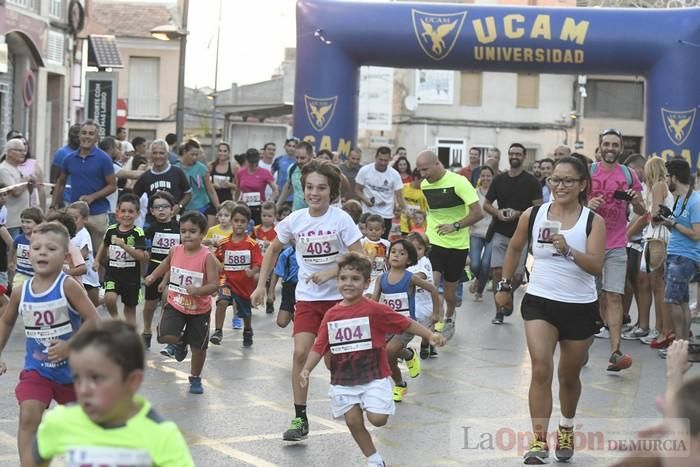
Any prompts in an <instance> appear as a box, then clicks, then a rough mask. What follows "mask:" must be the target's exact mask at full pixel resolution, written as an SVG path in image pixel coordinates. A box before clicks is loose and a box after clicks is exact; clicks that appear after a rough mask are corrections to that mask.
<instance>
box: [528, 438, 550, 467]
mask: <svg viewBox="0 0 700 467" xmlns="http://www.w3.org/2000/svg"><path fill="white" fill-rule="evenodd" d="M523 463H524V464H525V465H544V464H547V463H549V448H548V447H547V443H546V442H545V441H540V440H539V439H537V438H535V439H534V440H533V441H532V442H531V443H530V449H529V450H528V451H527V452H526V453H525V455H524V456H523Z"/></svg>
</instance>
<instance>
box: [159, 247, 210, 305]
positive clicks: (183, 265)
mask: <svg viewBox="0 0 700 467" xmlns="http://www.w3.org/2000/svg"><path fill="white" fill-rule="evenodd" d="M209 255H210V253H209V248H207V247H205V246H203V247H201V249H200V250H199V251H198V252H196V253H194V254H187V253H186V252H185V246H184V245H177V246H176V247H175V249H174V250H173V256H172V259H171V261H170V282H169V284H168V303H169V304H170V306H172V307H173V308H175V309H176V310H178V311H181V312H182V313H185V314H187V315H202V314H204V313H209V312H210V311H211V295H206V296H196V297H195V296H192V295H189V294H188V293H187V290H186V288H187V287H188V286H194V287H201V286H202V285H203V284H205V283H206V282H207V267H206V262H207V256H209Z"/></svg>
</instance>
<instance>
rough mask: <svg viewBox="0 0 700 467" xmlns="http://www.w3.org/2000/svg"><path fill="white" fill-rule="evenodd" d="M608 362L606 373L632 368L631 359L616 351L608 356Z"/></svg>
mask: <svg viewBox="0 0 700 467" xmlns="http://www.w3.org/2000/svg"><path fill="white" fill-rule="evenodd" d="M608 362H610V364H609V365H608V371H621V370H625V369H627V368H629V367H631V366H632V357H630V356H629V355H627V354H623V353H622V352H620V351H619V350H616V351H615V352H613V353H612V355H610V360H608Z"/></svg>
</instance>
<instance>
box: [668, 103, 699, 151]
mask: <svg viewBox="0 0 700 467" xmlns="http://www.w3.org/2000/svg"><path fill="white" fill-rule="evenodd" d="M696 110H697V109H690V110H669V109H664V108H663V107H662V108H661V119H662V120H663V122H664V129H665V130H666V134H667V135H668V138H669V139H670V140H671V142H672V143H673V144H675V145H676V146H680V145H681V144H683V143H684V142H685V140H686V139H687V138H688V136H689V135H690V132H691V131H692V130H693V123H694V122H695V111H696Z"/></svg>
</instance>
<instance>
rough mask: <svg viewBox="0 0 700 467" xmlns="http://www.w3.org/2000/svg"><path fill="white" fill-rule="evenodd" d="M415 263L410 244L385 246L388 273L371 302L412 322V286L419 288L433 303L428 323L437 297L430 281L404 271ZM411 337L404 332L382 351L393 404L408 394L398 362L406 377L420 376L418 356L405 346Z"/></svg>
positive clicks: (436, 308) (437, 311)
mask: <svg viewBox="0 0 700 467" xmlns="http://www.w3.org/2000/svg"><path fill="white" fill-rule="evenodd" d="M416 263H418V254H417V253H416V249H415V248H414V246H413V244H412V243H411V242H409V241H408V240H406V239H403V238H402V239H399V240H396V241H395V242H393V243H392V244H391V246H390V247H389V270H388V271H387V272H385V273H384V274H382V275H381V277H380V279H379V280H378V281H377V283H376V287H375V289H374V294H373V299H374V300H375V301H377V302H380V303H384V304H385V305H388V306H389V308H391V309H392V310H394V311H396V312H397V313H399V314H400V315H403V316H406V317H410V318H411V319H412V320H414V321H415V319H416V309H415V296H416V287H421V288H423V289H425V290H427V291H428V292H429V293H430V296H431V298H432V300H433V315H432V317H431V319H432V322H433V323H434V322H437V320H438V319H439V317H440V295H438V290H437V288H436V287H435V286H434V285H433V283H432V282H428V281H427V280H425V279H423V278H421V277H420V275H418V274H413V273H411V272H409V271H407V269H408V267H409V266H413V265H414V264H416ZM413 337H414V334H413V333H411V332H404V333H402V334H397V335H394V336H392V337H391V339H389V342H387V346H386V350H387V354H388V355H389V367H390V368H391V377H392V378H393V380H394V383H395V386H394V401H396V402H401V401H402V400H403V396H404V395H405V394H406V392H407V391H408V385H407V384H406V382H405V381H404V380H403V376H401V370H400V369H399V362H398V359H399V358H402V359H403V360H404V361H405V362H406V366H407V367H408V375H409V376H410V377H411V378H416V377H417V376H418V375H420V360H419V359H418V353H417V352H416V351H414V350H413V349H411V348H410V347H408V344H409V342H411V341H412V340H413Z"/></svg>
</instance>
